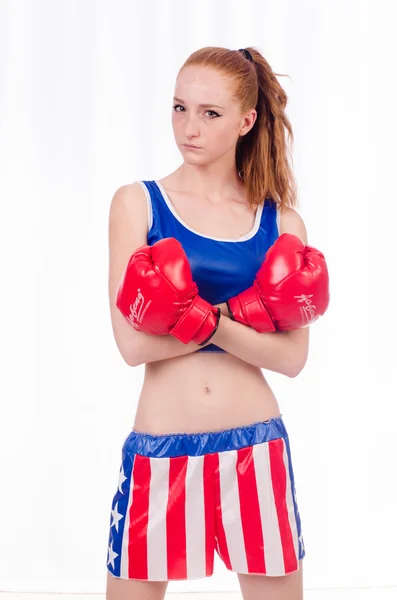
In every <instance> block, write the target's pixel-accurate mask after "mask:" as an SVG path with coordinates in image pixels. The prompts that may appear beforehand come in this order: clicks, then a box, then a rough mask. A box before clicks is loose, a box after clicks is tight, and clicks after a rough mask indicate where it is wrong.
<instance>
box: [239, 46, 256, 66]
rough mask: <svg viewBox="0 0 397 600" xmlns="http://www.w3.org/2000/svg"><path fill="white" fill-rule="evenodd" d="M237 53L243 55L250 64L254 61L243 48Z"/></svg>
mask: <svg viewBox="0 0 397 600" xmlns="http://www.w3.org/2000/svg"><path fill="white" fill-rule="evenodd" d="M239 52H241V53H242V54H244V56H245V58H247V59H248V60H249V61H250V62H252V63H253V62H254V59H253V58H252V55H251V53H250V52H248V50H246V49H245V48H240V49H239Z"/></svg>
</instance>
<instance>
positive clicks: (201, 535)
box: [106, 415, 305, 581]
mask: <svg viewBox="0 0 397 600" xmlns="http://www.w3.org/2000/svg"><path fill="white" fill-rule="evenodd" d="M215 551H216V552H217V554H218V555H219V557H220V558H221V560H222V561H223V562H224V564H225V565H226V568H227V569H229V570H230V571H235V572H237V573H252V574H262V575H269V576H279V575H286V574H287V573H291V572H292V571H296V570H298V569H299V560H301V559H302V558H303V557H304V556H305V549H304V544H303V537H302V532H301V520H300V516H299V511H298V504H297V497H296V491H295V483H294V474H293V469H292V462H291V450H290V442H289V437H288V434H287V431H286V427H285V424H284V422H283V419H282V415H279V416H277V417H274V418H272V419H270V420H268V421H262V422H259V423H253V424H251V425H248V426H244V427H236V428H233V429H226V430H221V431H211V432H200V433H173V434H164V435H151V434H147V433H142V432H137V431H134V429H132V431H131V432H130V433H129V435H128V437H127V439H126V440H125V442H124V445H123V448H122V464H121V468H120V474H119V481H118V486H117V492H116V493H115V495H114V498H113V501H112V510H111V516H110V534H109V541H108V550H107V565H106V566H107V569H108V571H110V573H111V574H112V575H113V576H114V577H119V578H122V579H139V580H145V581H170V580H181V579H200V578H203V577H209V576H211V575H212V573H213V569H214V552H215Z"/></svg>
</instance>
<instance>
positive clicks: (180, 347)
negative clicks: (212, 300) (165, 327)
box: [127, 302, 228, 367]
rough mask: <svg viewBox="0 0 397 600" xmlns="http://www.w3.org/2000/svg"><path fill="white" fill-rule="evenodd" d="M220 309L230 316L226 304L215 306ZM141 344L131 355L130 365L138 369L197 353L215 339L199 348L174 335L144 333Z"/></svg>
mask: <svg viewBox="0 0 397 600" xmlns="http://www.w3.org/2000/svg"><path fill="white" fill-rule="evenodd" d="M214 306H217V307H219V308H220V310H221V313H222V314H223V315H225V316H226V315H228V309H227V306H226V303H225V302H222V303H221V304H215V305H214ZM139 336H140V339H139V344H134V348H133V349H132V350H131V352H130V353H129V358H128V361H127V362H128V364H129V365H130V366H132V367H136V366H138V365H141V364H145V363H149V362H155V361H157V360H164V359H166V358H175V357H177V356H183V355H185V354H191V353H192V352H196V351H197V350H199V349H200V348H203V347H204V346H208V344H212V343H213V341H212V340H213V338H211V339H210V340H209V342H207V343H206V344H204V345H203V346H198V344H196V343H195V342H189V343H188V344H184V343H183V342H181V341H180V340H178V339H177V338H175V337H173V336H172V335H150V334H148V333H144V332H142V331H140V332H139Z"/></svg>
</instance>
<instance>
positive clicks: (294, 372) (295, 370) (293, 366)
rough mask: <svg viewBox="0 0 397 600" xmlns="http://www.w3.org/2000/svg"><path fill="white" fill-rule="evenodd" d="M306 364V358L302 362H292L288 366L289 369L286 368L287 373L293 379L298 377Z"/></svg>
mask: <svg viewBox="0 0 397 600" xmlns="http://www.w3.org/2000/svg"><path fill="white" fill-rule="evenodd" d="M305 365H306V359H305V360H304V361H301V362H300V363H290V364H289V366H288V369H286V373H285V374H286V375H287V377H289V378H290V379H293V378H294V377H298V375H299V374H300V373H301V371H303V369H304V367H305Z"/></svg>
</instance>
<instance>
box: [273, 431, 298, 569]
mask: <svg viewBox="0 0 397 600" xmlns="http://www.w3.org/2000/svg"><path fill="white" fill-rule="evenodd" d="M283 452H284V440H283V439H282V438H280V439H278V440H272V441H270V442H269V455H270V471H271V476H272V484H273V493H274V501H275V504H276V511H277V517H278V525H279V529H280V537H281V544H282V548H283V557H284V568H285V572H286V573H290V572H291V571H296V570H297V569H298V561H297V557H296V554H295V548H294V543H293V538H292V531H291V527H290V523H289V519H288V511H287V498H286V494H287V472H286V467H285V464H284V458H283Z"/></svg>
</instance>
